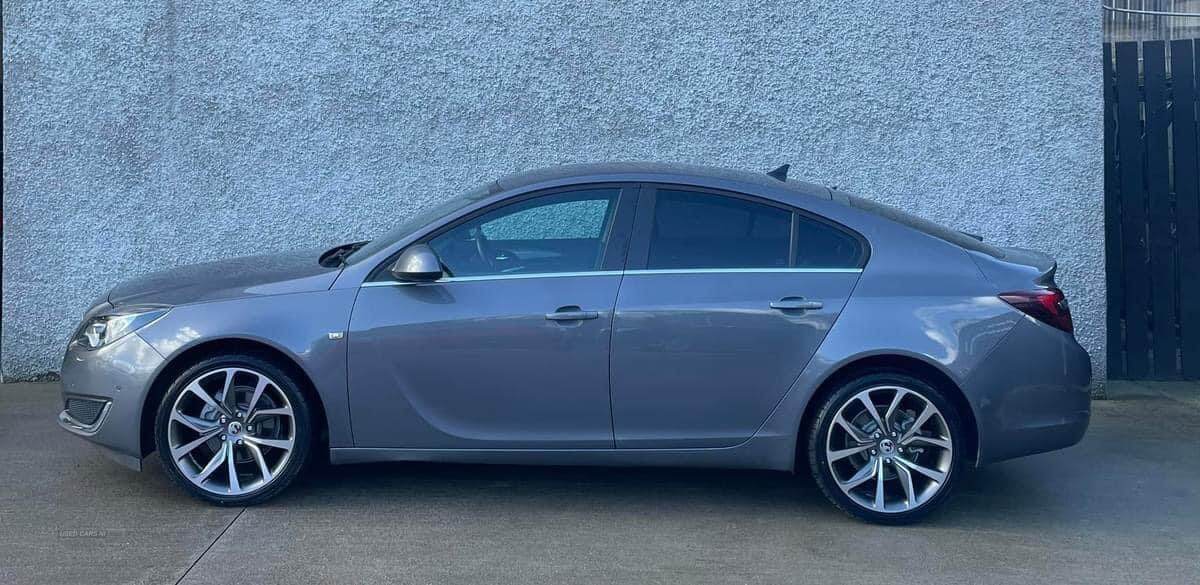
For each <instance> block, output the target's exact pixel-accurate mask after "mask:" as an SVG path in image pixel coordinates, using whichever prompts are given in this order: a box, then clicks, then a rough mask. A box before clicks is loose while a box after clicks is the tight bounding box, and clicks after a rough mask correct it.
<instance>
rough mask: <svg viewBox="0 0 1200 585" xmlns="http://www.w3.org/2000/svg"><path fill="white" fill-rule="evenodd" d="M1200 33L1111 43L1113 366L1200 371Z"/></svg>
mask: <svg viewBox="0 0 1200 585" xmlns="http://www.w3.org/2000/svg"><path fill="white" fill-rule="evenodd" d="M1197 62H1200V40H1177V41H1171V42H1163V41H1147V42H1143V43H1136V42H1123V43H1109V44H1105V45H1104V158H1105V165H1104V201H1105V206H1104V211H1105V242H1106V244H1105V260H1106V263H1107V272H1108V275H1107V277H1108V372H1109V376H1110V377H1112V378H1126V379H1177V378H1190V379H1197V378H1200V154H1198V153H1200V150H1198V147H1200V144H1198V143H1197V137H1198V136H1200V128H1198V126H1197V121H1198V115H1197V107H1198V106H1200V97H1198V96H1200V88H1198V87H1197V67H1196V66H1197Z"/></svg>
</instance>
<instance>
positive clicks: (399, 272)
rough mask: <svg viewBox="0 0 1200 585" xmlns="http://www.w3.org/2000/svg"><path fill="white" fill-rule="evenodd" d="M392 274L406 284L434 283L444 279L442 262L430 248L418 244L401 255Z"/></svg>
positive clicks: (393, 266)
mask: <svg viewBox="0 0 1200 585" xmlns="http://www.w3.org/2000/svg"><path fill="white" fill-rule="evenodd" d="M391 273H392V276H395V277H396V278H397V279H398V280H401V281H404V282H432V281H435V280H437V279H439V278H441V277H442V262H441V261H440V260H438V257H437V254H434V253H433V250H432V249H430V248H429V246H426V245H425V244H417V245H415V246H409V247H408V249H407V250H405V251H404V253H403V254H400V257H399V258H397V259H396V262H395V263H394V264H392V268H391Z"/></svg>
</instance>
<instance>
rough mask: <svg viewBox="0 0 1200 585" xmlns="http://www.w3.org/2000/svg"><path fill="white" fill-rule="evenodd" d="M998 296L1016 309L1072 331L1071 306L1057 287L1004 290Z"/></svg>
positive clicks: (1073, 327)
mask: <svg viewBox="0 0 1200 585" xmlns="http://www.w3.org/2000/svg"><path fill="white" fill-rule="evenodd" d="M1000 298H1001V299H1002V300H1003V301H1004V302H1006V303H1008V304H1010V305H1012V306H1014V307H1016V308H1017V310H1018V311H1021V312H1022V313H1025V314H1026V315H1029V316H1030V317H1033V318H1034V319H1037V320H1038V321H1041V322H1042V323H1046V324H1047V325H1051V326H1054V327H1057V328H1059V329H1062V330H1063V331H1066V332H1067V333H1073V332H1074V331H1075V324H1074V323H1072V322H1071V307H1069V306H1068V305H1067V296H1066V295H1064V294H1063V292H1062V291H1061V290H1058V289H1057V288H1043V289H1037V290H1025V291H1017V292H1006V293H1003V294H1001V295H1000Z"/></svg>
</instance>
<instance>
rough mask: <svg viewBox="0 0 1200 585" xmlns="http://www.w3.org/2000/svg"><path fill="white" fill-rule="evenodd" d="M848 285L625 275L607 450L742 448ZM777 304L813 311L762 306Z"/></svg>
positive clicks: (816, 342)
mask: <svg viewBox="0 0 1200 585" xmlns="http://www.w3.org/2000/svg"><path fill="white" fill-rule="evenodd" d="M858 279H859V274H857V273H802V272H776V273H770V272H765V273H754V272H748V273H722V272H714V273H698V274H695V273H693V274H689V273H684V274H655V273H651V274H636V273H634V274H630V275H627V276H626V277H625V279H624V281H622V283H621V292H620V295H619V296H618V298H617V312H616V319H615V325H614V332H613V337H612V358H611V363H612V403H613V406H612V410H613V432H614V434H615V436H616V442H617V447H619V448H628V449H647V448H689V447H731V446H734V445H738V444H740V443H743V442H745V441H746V440H747V439H749V438H750V437H751V436H752V435H753V434H754V432H755V431H756V430H758V427H759V426H760V425H762V422H763V420H765V419H766V417H767V415H768V414H770V412H771V411H772V410H773V409H774V408H775V406H776V405H777V404H779V400H780V398H782V397H783V394H784V392H786V391H787V389H788V387H789V386H790V385H791V383H792V382H793V381H794V380H795V379H796V377H797V376H799V375H800V372H801V371H803V370H804V367H805V366H806V365H807V364H808V360H809V358H810V357H811V356H812V355H813V354H814V353H816V351H817V348H818V347H820V345H821V341H822V340H824V338H825V334H826V333H828V332H829V330H830V328H831V327H833V324H834V322H835V321H836V320H837V317H838V314H839V313H840V312H841V310H842V307H843V306H844V305H845V304H846V299H847V298H849V296H850V291H852V290H853V289H854V285H855V283H856V282H857V281H858ZM787 297H803V298H805V299H808V300H812V301H818V302H820V303H822V305H823V306H822V307H821V308H819V309H814V310H777V309H772V308H771V307H770V303H772V302H775V301H777V300H779V299H783V298H787Z"/></svg>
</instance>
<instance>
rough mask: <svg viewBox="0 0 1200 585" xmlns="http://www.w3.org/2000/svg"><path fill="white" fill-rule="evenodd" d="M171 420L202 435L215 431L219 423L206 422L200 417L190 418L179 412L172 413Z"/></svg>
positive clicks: (173, 411)
mask: <svg viewBox="0 0 1200 585" xmlns="http://www.w3.org/2000/svg"><path fill="white" fill-rule="evenodd" d="M171 420H172V421H175V422H177V423H179V424H181V425H183V426H185V427H187V428H189V429H191V430H193V431H195V432H197V433H201V434H203V433H207V432H210V431H213V430H215V429H216V428H217V421H213V420H205V419H202V418H200V417H198V416H190V415H187V414H183V413H182V412H179V411H178V410H172V411H171Z"/></svg>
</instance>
